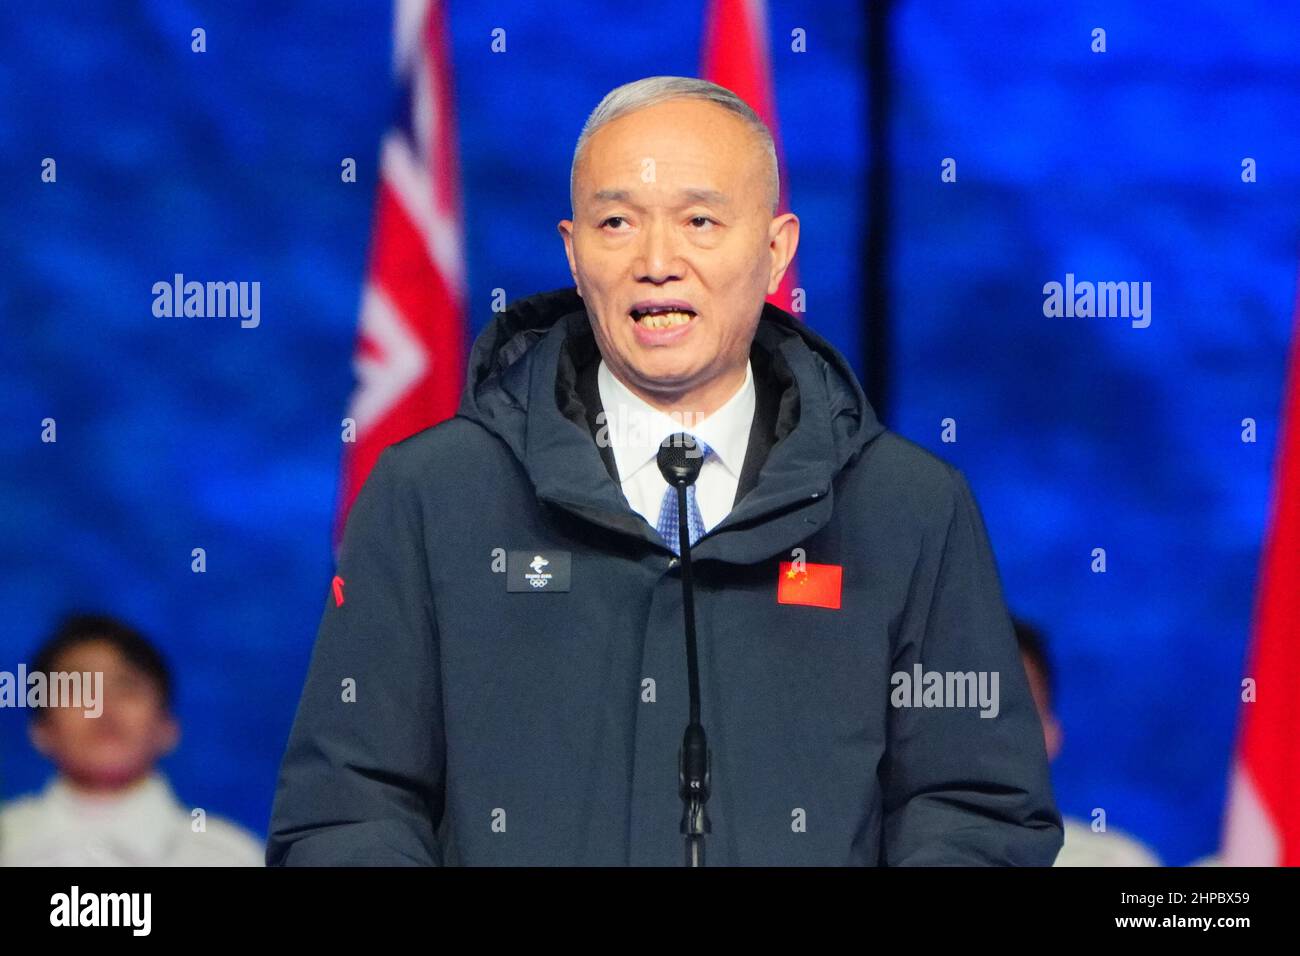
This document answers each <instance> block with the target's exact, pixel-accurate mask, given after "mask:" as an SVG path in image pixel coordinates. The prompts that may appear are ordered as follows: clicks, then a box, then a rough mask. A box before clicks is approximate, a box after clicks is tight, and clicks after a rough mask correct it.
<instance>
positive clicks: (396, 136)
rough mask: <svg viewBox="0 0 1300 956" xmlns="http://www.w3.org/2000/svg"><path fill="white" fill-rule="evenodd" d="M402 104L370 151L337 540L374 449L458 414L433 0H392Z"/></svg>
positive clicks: (438, 13) (460, 355)
mask: <svg viewBox="0 0 1300 956" xmlns="http://www.w3.org/2000/svg"><path fill="white" fill-rule="evenodd" d="M393 66H394V72H395V75H396V80H397V86H398V92H399V93H400V94H401V98H400V101H401V103H402V108H401V111H400V112H399V114H398V116H397V118H396V120H395V122H394V124H393V127H392V128H391V129H390V130H389V131H388V133H387V134H386V135H385V136H384V141H383V145H382V147H381V151H380V173H379V189H378V195H377V197H376V200H375V215H374V225H373V233H372V235H371V247H370V261H369V266H368V270H367V275H366V285H365V290H364V292H363V295H362V302H361V323H360V331H359V334H358V338H357V349H356V356H355V358H354V360H353V366H354V368H355V370H356V375H357V386H356V390H355V391H354V392H353V394H352V400H351V402H350V404H349V407H348V413H347V414H348V417H349V418H351V419H353V421H355V423H356V426H355V427H356V434H355V441H354V442H349V443H345V444H344V446H343V447H344V455H343V481H342V488H341V491H340V496H339V510H338V520H337V522H336V524H335V529H334V530H335V541H336V542H337V541H338V539H339V538H340V537H341V535H342V532H343V526H344V522H345V521H346V520H347V514H348V510H349V509H350V508H351V507H352V502H353V501H354V500H355V499H356V496H357V492H359V491H360V490H361V486H362V485H363V484H364V483H365V480H366V476H367V475H369V474H370V469H371V468H373V467H374V464H375V462H376V460H378V458H379V455H380V453H381V452H382V451H383V450H384V449H385V448H387V447H388V446H389V445H391V444H393V443H394V442H398V441H401V440H402V439H403V438H407V437H409V436H410V435H413V434H415V433H416V432H418V431H420V430H421V429H424V428H427V427H429V426H430V425H434V424H436V423H437V422H439V421H442V420H443V419H445V418H449V417H450V416H452V415H454V414H455V412H456V406H457V404H458V402H459V399H460V390H461V385H462V381H463V379H464V374H465V372H464V342H465V335H466V333H465V323H464V291H463V282H464V279H463V276H464V264H463V259H462V235H463V232H462V228H461V212H460V206H461V204H460V176H459V172H458V168H457V161H456V151H457V144H456V122H455V115H456V114H455V99H454V97H453V95H452V83H451V56H450V53H449V50H448V43H447V32H446V25H445V20H444V13H443V9H442V4H441V2H440V0H397V2H396V3H395V5H394V27H393Z"/></svg>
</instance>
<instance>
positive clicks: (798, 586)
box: [776, 561, 844, 611]
mask: <svg viewBox="0 0 1300 956" xmlns="http://www.w3.org/2000/svg"><path fill="white" fill-rule="evenodd" d="M843 583H844V568H842V567H841V566H840V565H838V564H808V563H807V562H804V563H803V564H801V565H800V566H799V567H795V565H794V564H793V563H791V562H790V561H782V562H781V570H780V572H779V574H778V576H777V579H776V603H777V604H806V605H807V606H809V607H828V608H831V609H833V610H836V611H838V610H839V609H840V586H841V585H842V584H843Z"/></svg>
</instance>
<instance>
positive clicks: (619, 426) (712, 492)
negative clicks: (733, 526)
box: [596, 361, 755, 531]
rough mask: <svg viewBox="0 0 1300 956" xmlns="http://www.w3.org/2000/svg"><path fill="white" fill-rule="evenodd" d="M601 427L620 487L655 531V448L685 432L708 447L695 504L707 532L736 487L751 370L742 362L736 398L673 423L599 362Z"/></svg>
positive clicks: (659, 485) (662, 486) (726, 509)
mask: <svg viewBox="0 0 1300 956" xmlns="http://www.w3.org/2000/svg"><path fill="white" fill-rule="evenodd" d="M596 378H597V382H598V384H599V388H600V403H601V405H602V406H603V408H604V411H605V424H604V426H603V428H602V429H600V430H599V431H598V433H597V440H600V439H601V436H602V435H607V436H608V441H609V444H610V447H611V448H612V449H613V452H614V464H615V465H616V466H617V468H618V476H619V485H620V487H621V488H622V489H623V496H624V497H625V498H627V503H628V504H629V505H631V507H632V510H633V511H635V512H637V514H639V515H641V516H642V517H644V518H645V520H646V521H648V522H650V526H651V527H654V528H657V527H658V526H659V508H660V505H661V504H662V503H663V498H664V492H665V491H667V490H668V482H666V481H664V477H663V475H661V474H660V473H659V465H658V462H657V460H656V459H657V456H658V454H659V446H660V445H661V444H662V443H663V440H664V439H665V438H667V437H668V436H669V435H674V434H676V433H677V432H686V433H688V434H690V435H694V436H695V437H696V438H697V439H698V440H700V441H702V442H704V444H706V445H707V446H708V447H709V455H708V456H707V457H706V458H705V459H704V464H703V465H701V466H700V476H699V478H697V479H696V481H695V503H696V506H697V507H698V508H699V510H700V518H701V519H702V520H703V522H704V530H705V531H709V530H711V529H712V528H713V527H714V525H716V524H717V523H718V522H720V521H721V520H722V519H723V518H725V517H726V516H727V515H728V514H729V513H730V512H731V506H732V505H733V504H734V503H735V500H736V488H737V487H738V486H739V484H740V469H741V468H742V467H743V466H744V464H745V452H746V451H747V450H748V448H749V431H750V428H751V427H752V426H753V422H754V405H755V396H754V370H753V368H752V367H751V366H750V364H749V363H748V362H746V363H745V381H744V384H742V385H741V386H740V388H739V389H738V390H737V391H736V394H734V395H732V396H731V398H729V399H727V401H726V402H725V403H724V404H723V405H722V407H721V408H719V409H718V410H717V411H715V412H714V413H713V414H712V415H709V416H708V417H707V418H703V419H698V418H695V419H692V418H674V417H672V416H670V415H668V414H667V413H665V412H661V411H659V409H657V408H655V407H654V406H653V405H650V404H649V403H648V402H646V401H644V400H643V399H641V398H640V397H639V396H637V395H636V394H635V393H633V392H632V390H631V389H629V388H628V387H627V386H626V385H624V384H623V383H622V382H620V381H619V380H618V379H617V378H615V377H614V373H612V372H611V371H610V370H609V368H608V367H607V366H606V365H605V363H604V362H603V361H602V362H601V363H600V368H599V369H598V370H597V373H596Z"/></svg>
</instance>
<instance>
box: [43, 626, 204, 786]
mask: <svg viewBox="0 0 1300 956" xmlns="http://www.w3.org/2000/svg"><path fill="white" fill-rule="evenodd" d="M53 668H54V670H56V671H62V672H72V671H76V672H83V673H84V672H89V673H92V674H93V673H102V674H103V675H104V683H103V712H102V713H101V714H100V715H99V716H98V717H89V716H87V715H86V712H85V710H84V709H82V708H77V707H51V708H50V709H49V710H47V711H46V712H45V713H44V715H43V717H42V718H41V719H40V720H38V721H36V722H34V723H33V724H32V729H31V733H32V739H33V742H34V743H35V745H36V747H37V749H38V750H40V752H41V753H43V754H44V755H45V756H46V757H48V758H49V759H50V760H52V761H53V762H54V764H55V766H56V767H58V769H59V771H60V772H61V773H63V774H64V775H65V776H67V777H69V778H71V779H72V780H74V781H76V782H77V783H79V784H81V785H82V786H85V787H88V788H95V789H113V788H117V787H122V786H125V785H127V784H130V783H132V782H134V781H136V780H138V779H140V778H141V777H143V776H144V775H146V774H148V773H149V772H150V771H152V770H153V768H154V765H155V763H156V762H157V761H158V758H159V757H161V756H162V755H163V754H165V753H166V752H167V751H168V750H170V749H171V748H172V747H174V746H175V744H176V741H177V738H178V735H179V731H178V729H177V726H176V723H175V721H174V720H173V718H172V717H171V715H170V714H169V713H168V711H167V708H166V706H165V705H164V703H163V700H162V695H161V693H160V691H159V689H158V687H157V685H156V684H154V682H153V681H152V680H151V679H150V678H149V676H148V675H147V674H145V673H144V672H143V671H141V670H140V669H139V668H137V667H135V666H134V665H133V664H131V662H130V661H128V660H127V659H126V658H125V657H123V655H122V653H121V652H120V651H119V650H118V649H117V648H116V647H115V646H114V645H113V644H111V643H109V642H108V641H103V640H88V641H84V642H82V643H79V644H74V645H73V646H72V647H70V648H68V649H67V650H66V651H64V652H63V653H61V654H60V655H59V656H58V659H57V660H56V661H55V663H54V664H53Z"/></svg>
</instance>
